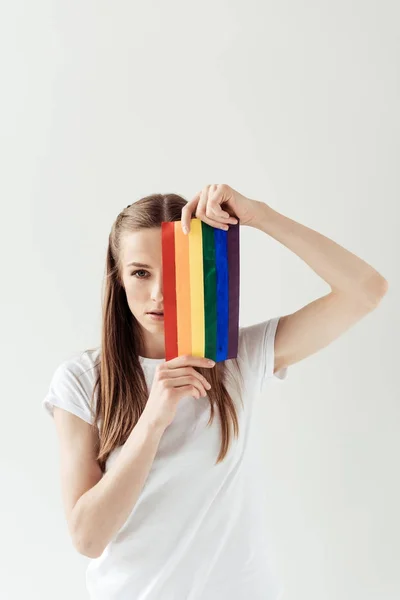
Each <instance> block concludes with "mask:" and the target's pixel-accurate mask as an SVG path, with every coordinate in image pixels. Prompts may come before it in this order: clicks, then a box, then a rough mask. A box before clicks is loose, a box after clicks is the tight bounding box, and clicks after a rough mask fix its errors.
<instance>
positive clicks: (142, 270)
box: [131, 269, 148, 279]
mask: <svg viewBox="0 0 400 600" xmlns="http://www.w3.org/2000/svg"><path fill="white" fill-rule="evenodd" d="M137 273H148V271H145V270H144V269H138V270H137V271H133V273H131V275H136V274H137ZM136 279H146V278H145V277H136Z"/></svg>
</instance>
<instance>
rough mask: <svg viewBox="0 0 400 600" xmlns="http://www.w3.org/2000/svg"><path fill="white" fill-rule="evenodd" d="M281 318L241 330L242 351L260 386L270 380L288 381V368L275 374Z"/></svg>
mask: <svg viewBox="0 0 400 600" xmlns="http://www.w3.org/2000/svg"><path fill="white" fill-rule="evenodd" d="M279 319H280V317H274V318H272V319H269V320H267V321H262V322H261V323H255V324H254V325H249V326H247V327H242V328H241V329H240V346H239V348H240V351H241V353H242V358H243V359H244V360H245V361H246V363H247V365H248V366H249V368H250V369H251V371H252V373H253V374H254V376H255V377H257V378H258V379H259V381H260V386H262V384H263V383H264V382H265V381H266V380H267V379H270V378H272V377H273V378H274V380H275V381H283V380H285V379H287V376H288V367H283V368H282V369H280V370H279V371H276V373H274V363H275V334H276V329H277V327H278V323H279Z"/></svg>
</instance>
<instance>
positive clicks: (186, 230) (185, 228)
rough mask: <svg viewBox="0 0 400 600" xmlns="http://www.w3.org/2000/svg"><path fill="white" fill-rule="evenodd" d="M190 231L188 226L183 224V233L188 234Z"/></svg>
mask: <svg viewBox="0 0 400 600" xmlns="http://www.w3.org/2000/svg"><path fill="white" fill-rule="evenodd" d="M187 232H188V228H187V227H186V225H184V226H183V233H185V234H187Z"/></svg>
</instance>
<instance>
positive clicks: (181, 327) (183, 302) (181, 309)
mask: <svg viewBox="0 0 400 600" xmlns="http://www.w3.org/2000/svg"><path fill="white" fill-rule="evenodd" d="M174 225H175V282H176V314H177V330H178V356H181V355H182V354H192V327H191V304H190V269H189V237H188V236H187V235H185V234H184V233H183V231H182V226H181V223H180V221H175V223H174Z"/></svg>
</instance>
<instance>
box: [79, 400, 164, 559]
mask: <svg viewBox="0 0 400 600" xmlns="http://www.w3.org/2000/svg"><path fill="white" fill-rule="evenodd" d="M164 431H165V428H163V427H161V426H158V425H154V424H153V423H151V422H150V420H149V419H148V418H147V414H146V410H144V411H143V413H142V415H141V417H140V419H139V420H138V422H137V424H136V425H135V427H134V428H133V430H132V432H131V434H130V436H129V437H128V439H127V441H126V442H125V444H124V445H123V447H122V448H121V451H120V453H119V455H118V456H117V458H116V459H115V463H114V464H113V465H112V467H111V468H110V469H109V470H108V471H107V472H106V473H105V474H104V475H103V477H102V479H100V481H99V482H98V483H97V484H96V485H94V486H93V487H92V488H91V489H90V490H88V491H87V492H85V493H84V494H83V495H82V496H81V497H80V498H79V500H78V501H77V503H76V505H75V507H74V509H73V513H72V527H71V529H72V533H71V535H72V538H73V541H74V546H75V548H76V549H77V550H78V552H80V553H81V554H84V555H85V556H89V557H90V558H97V557H98V556H100V555H101V554H102V552H103V550H104V548H105V547H106V546H107V544H108V543H109V542H110V540H111V539H112V538H113V537H114V536H115V535H116V533H117V532H118V531H119V529H120V528H121V527H122V525H123V524H124V523H125V521H126V520H127V518H128V516H129V514H130V513H131V511H132V510H133V508H134V506H135V504H136V501H137V499H138V497H139V494H140V492H141V490H142V488H143V486H144V483H145V481H146V479H147V476H148V474H149V471H150V469H151V466H152V464H153V461H154V457H155V455H156V452H157V448H158V446H159V443H160V440H161V437H162V435H163V433H164Z"/></svg>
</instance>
